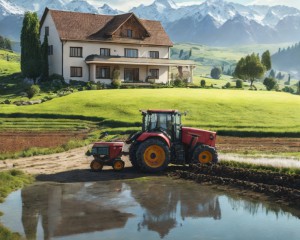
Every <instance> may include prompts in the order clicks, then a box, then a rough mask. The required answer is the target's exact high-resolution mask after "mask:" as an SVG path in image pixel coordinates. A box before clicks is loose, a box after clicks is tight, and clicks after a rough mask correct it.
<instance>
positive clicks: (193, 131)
mask: <svg viewBox="0 0 300 240" xmlns="http://www.w3.org/2000/svg"><path fill="white" fill-rule="evenodd" d="M216 137H217V133H216V132H212V131H207V130H202V129H198V128H191V127H182V142H183V143H185V144H187V145H192V146H195V145H196V144H204V145H208V146H211V147H215V145H216Z"/></svg>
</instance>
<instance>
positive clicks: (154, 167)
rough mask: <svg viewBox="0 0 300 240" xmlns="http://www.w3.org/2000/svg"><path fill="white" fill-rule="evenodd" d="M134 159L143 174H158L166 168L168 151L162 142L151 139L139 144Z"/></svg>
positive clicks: (168, 160)
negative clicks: (135, 158)
mask: <svg viewBox="0 0 300 240" xmlns="http://www.w3.org/2000/svg"><path fill="white" fill-rule="evenodd" d="M136 157H137V163H138V165H139V167H140V169H141V170H142V171H143V172H151V173H155V172H160V171H163V170H165V169H166V168H167V167H168V164H169V162H170V149H169V147H168V146H167V144H166V143H165V142H164V141H162V140H160V139H157V138H151V139H147V140H146V141H144V142H142V143H141V144H140V146H139V148H138V150H137V153H136Z"/></svg>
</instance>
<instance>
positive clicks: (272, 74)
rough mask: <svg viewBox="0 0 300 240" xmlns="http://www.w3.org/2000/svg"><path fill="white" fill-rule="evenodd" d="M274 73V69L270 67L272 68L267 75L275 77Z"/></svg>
mask: <svg viewBox="0 0 300 240" xmlns="http://www.w3.org/2000/svg"><path fill="white" fill-rule="evenodd" d="M275 75H276V73H275V71H274V69H272V70H271V71H270V74H269V77H271V78H275Z"/></svg>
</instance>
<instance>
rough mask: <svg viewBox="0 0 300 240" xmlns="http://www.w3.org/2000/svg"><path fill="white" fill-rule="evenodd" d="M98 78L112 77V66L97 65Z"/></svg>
mask: <svg viewBox="0 0 300 240" xmlns="http://www.w3.org/2000/svg"><path fill="white" fill-rule="evenodd" d="M96 78H106V79H107V78H110V68H109V67H96Z"/></svg>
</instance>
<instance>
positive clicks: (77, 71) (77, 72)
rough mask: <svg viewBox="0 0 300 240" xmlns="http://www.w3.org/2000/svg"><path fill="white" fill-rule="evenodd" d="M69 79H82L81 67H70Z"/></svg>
mask: <svg viewBox="0 0 300 240" xmlns="http://www.w3.org/2000/svg"><path fill="white" fill-rule="evenodd" d="M70 72H71V74H70V76H71V77H82V67H71V71H70Z"/></svg>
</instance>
